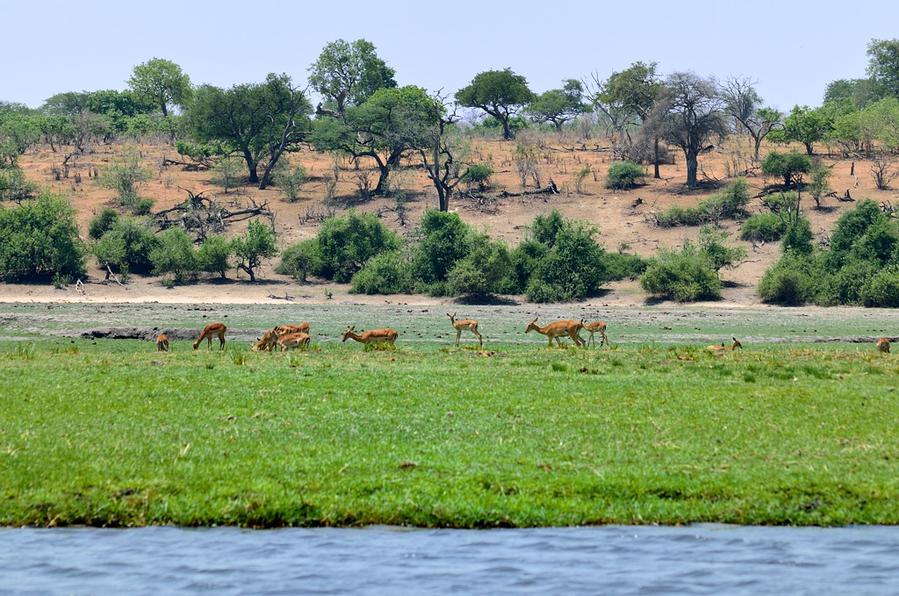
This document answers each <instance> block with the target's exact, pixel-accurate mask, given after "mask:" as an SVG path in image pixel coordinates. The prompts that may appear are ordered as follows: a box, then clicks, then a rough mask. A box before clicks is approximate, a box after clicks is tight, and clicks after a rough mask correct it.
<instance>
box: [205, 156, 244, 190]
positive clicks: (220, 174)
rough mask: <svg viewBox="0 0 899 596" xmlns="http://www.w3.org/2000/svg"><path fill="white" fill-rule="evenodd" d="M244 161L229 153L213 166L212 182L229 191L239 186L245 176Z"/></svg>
mask: <svg viewBox="0 0 899 596" xmlns="http://www.w3.org/2000/svg"><path fill="white" fill-rule="evenodd" d="M244 167H245V166H244V162H243V160H242V159H240V158H239V157H237V156H234V155H227V156H225V157H223V158H222V159H221V160H220V161H219V162H218V163H217V164H215V166H214V167H213V168H212V182H213V183H214V184H218V185H219V186H221V187H222V191H224V192H225V193H227V192H228V191H230V190H231V189H233V188H237V187H238V185H239V184H240V181H241V179H242V178H243V173H244Z"/></svg>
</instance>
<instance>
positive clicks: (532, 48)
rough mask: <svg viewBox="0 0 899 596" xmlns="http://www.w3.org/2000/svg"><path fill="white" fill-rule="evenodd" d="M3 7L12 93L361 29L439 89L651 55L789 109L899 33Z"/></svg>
mask: <svg viewBox="0 0 899 596" xmlns="http://www.w3.org/2000/svg"><path fill="white" fill-rule="evenodd" d="M0 18H2V20H3V21H4V23H3V25H2V27H0V56H2V57H3V59H2V60H0V100H4V101H15V102H21V103H25V104H28V105H30V106H35V107H36V106H39V105H40V104H41V103H42V102H43V101H44V100H45V99H46V98H47V97H50V96H51V95H53V94H55V93H59V92H63V91H80V90H96V89H123V88H125V87H126V85H127V80H128V77H129V76H130V73H131V69H132V68H133V67H134V65H136V64H139V63H141V62H144V61H146V60H148V59H149V58H153V57H159V58H167V59H169V60H173V61H174V62H176V63H178V64H179V65H181V67H182V68H183V69H184V71H185V72H187V73H188V74H189V75H190V77H191V80H192V82H193V83H195V84H201V83H210V84H214V85H219V86H223V87H227V86H230V85H233V84H236V83H247V82H258V81H261V80H263V79H264V78H265V75H266V74H267V73H269V72H277V73H282V72H285V73H287V74H289V75H291V76H292V77H293V78H294V80H295V81H298V82H302V81H305V78H306V75H307V70H308V68H309V65H310V64H311V63H312V62H314V61H315V59H316V57H317V56H318V54H319V52H320V51H321V49H322V47H323V46H324V45H325V44H326V43H327V42H329V41H333V40H335V39H338V38H343V39H346V40H353V39H358V38H360V37H363V38H365V39H367V40H369V41H371V42H372V43H374V44H375V46H376V47H377V50H378V53H379V55H380V56H381V57H382V58H383V59H385V60H386V61H387V63H388V64H389V65H390V66H392V67H393V68H394V69H395V70H396V79H397V82H398V83H399V84H400V85H407V84H415V85H419V86H422V87H425V88H426V89H428V90H429V91H436V90H438V89H443V90H444V91H445V92H448V93H453V92H455V91H456V90H457V89H459V88H461V87H464V86H465V85H466V84H467V83H468V82H469V81H470V80H471V79H472V77H473V76H474V75H475V74H477V73H478V72H480V71H483V70H488V69H493V68H505V67H511V68H512V69H513V70H514V71H516V72H517V73H519V74H522V75H524V76H525V77H526V78H527V80H528V83H529V84H530V86H531V88H532V89H533V90H534V91H537V92H540V91H544V90H546V89H550V88H554V87H559V86H560V85H561V82H562V80H563V79H568V78H578V79H583V78H586V77H589V76H590V74H591V73H592V72H597V73H599V75H600V76H601V77H603V78H605V77H606V76H608V75H609V74H611V73H612V72H613V71H616V70H621V69H623V68H626V67H627V66H628V65H629V64H630V63H632V62H634V61H637V60H643V61H656V62H658V64H659V70H660V71H661V72H662V73H670V72H673V71H679V70H692V71H694V72H696V73H697V74H700V75H710V76H715V77H717V78H719V79H723V78H726V77H728V76H748V77H751V78H752V79H753V80H755V81H756V82H757V89H758V91H759V93H760V94H761V96H762V97H763V98H764V100H765V101H766V103H767V104H768V105H771V106H773V107H776V108H779V109H782V110H786V109H789V108H790V107H791V106H793V105H794V104H809V105H816V104H820V103H821V98H822V96H823V93H824V88H825V86H826V85H827V83H828V82H830V81H832V80H834V79H840V78H855V77H862V76H864V74H865V66H866V64H867V56H866V55H865V49H866V46H867V43H868V41H869V40H870V39H872V38H895V37H897V36H899V28H897V26H896V23H897V22H899V2H896V1H895V0H880V1H874V0H853V1H852V2H845V1H843V2H839V3H837V2H831V1H829V0H819V1H809V0H796V1H793V0H779V1H771V0H756V1H753V0H749V1H746V2H729V1H727V0H719V1H711V0H692V1H689V2H685V1H673V0H668V1H656V0H648V1H643V2H622V1H620V0H617V1H615V2H604V1H599V0H597V1H594V2H589V1H574V2H546V1H545V0H544V1H541V2H535V1H532V0H519V1H517V2H511V1H510V2H503V1H500V0H493V1H492V2H487V1H484V0H480V1H469V0H456V1H454V2H445V3H442V2H428V1H427V0H419V1H410V2H402V1H394V2H391V1H389V0H387V1H373V0H369V1H368V2H357V1H355V0H343V1H340V0H338V1H330V2H327V1H323V0H316V1H315V2H309V3H306V2H299V1H298V2H288V1H279V0H261V1H256V2H246V1H244V2H238V1H233V0H216V1H206V0H191V1H185V0H180V1H170V0H153V1H152V2H140V3H137V2H134V3H132V2H128V1H127V0H119V1H117V2H112V1H101V0H96V1H91V0H79V1H78V2H71V0H69V1H67V2H60V1H49V0H27V1H18V0H0Z"/></svg>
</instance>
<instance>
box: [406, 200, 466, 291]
mask: <svg viewBox="0 0 899 596" xmlns="http://www.w3.org/2000/svg"><path fill="white" fill-rule="evenodd" d="M470 233H471V231H470V230H469V228H468V226H467V225H466V224H465V222H463V221H462V218H460V217H459V215H458V214H456V213H446V212H443V211H433V210H428V211H425V213H424V215H423V216H422V218H421V225H420V226H419V234H420V236H421V241H420V242H419V244H418V250H417V251H416V254H415V258H414V269H415V276H416V278H417V279H418V280H420V281H422V282H424V283H426V284H432V283H434V282H443V281H446V279H447V276H448V275H449V272H450V271H451V270H452V269H453V267H455V266H456V262H457V261H460V260H461V259H463V258H465V255H467V254H468V247H469V246H468V240H469V234H470Z"/></svg>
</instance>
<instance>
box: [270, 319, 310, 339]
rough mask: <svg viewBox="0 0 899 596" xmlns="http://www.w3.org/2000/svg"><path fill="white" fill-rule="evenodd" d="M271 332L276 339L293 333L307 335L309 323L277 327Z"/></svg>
mask: <svg viewBox="0 0 899 596" xmlns="http://www.w3.org/2000/svg"><path fill="white" fill-rule="evenodd" d="M272 332H273V333H274V334H275V335H276V336H277V337H282V336H284V335H290V334H293V333H309V323H308V322H306V321H303V322H302V323H300V324H299V325H278V326H277V327H275V328H274V329H272Z"/></svg>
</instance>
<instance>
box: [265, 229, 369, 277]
mask: <svg viewBox="0 0 899 596" xmlns="http://www.w3.org/2000/svg"><path fill="white" fill-rule="evenodd" d="M363 268H364V266H363ZM323 269H324V264H323V262H322V254H321V247H320V245H319V241H318V238H309V239H307V240H303V241H301V242H297V243H296V244H292V245H291V246H288V247H287V248H285V249H284V250H283V251H282V252H281V262H280V263H278V266H277V267H275V272H276V273H280V274H281V275H290V276H291V277H293V278H294V279H296V280H298V281H302V282H305V281H306V280H307V278H308V277H309V276H310V275H318V274H319V273H320V272H321V271H323Z"/></svg>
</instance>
